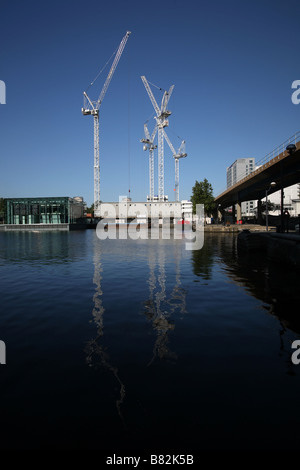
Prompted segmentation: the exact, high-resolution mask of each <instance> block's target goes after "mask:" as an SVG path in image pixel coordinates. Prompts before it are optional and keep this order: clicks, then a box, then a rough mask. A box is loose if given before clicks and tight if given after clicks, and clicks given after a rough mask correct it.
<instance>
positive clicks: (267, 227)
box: [266, 181, 276, 232]
mask: <svg viewBox="0 0 300 470" xmlns="http://www.w3.org/2000/svg"><path fill="white" fill-rule="evenodd" d="M275 186H276V183H275V181H272V183H270V186H269V188H268V189H266V231H267V232H268V230H269V220H268V217H269V211H268V192H269V191H271V189H273V188H275Z"/></svg>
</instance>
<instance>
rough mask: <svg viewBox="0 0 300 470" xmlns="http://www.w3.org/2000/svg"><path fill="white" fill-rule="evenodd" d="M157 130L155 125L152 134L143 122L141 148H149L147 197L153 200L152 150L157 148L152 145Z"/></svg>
mask: <svg viewBox="0 0 300 470" xmlns="http://www.w3.org/2000/svg"><path fill="white" fill-rule="evenodd" d="M156 131H157V126H155V127H154V130H153V132H152V135H151V137H150V133H149V130H148V127H147V124H146V123H145V124H144V133H145V138H144V139H141V142H142V143H143V144H144V145H143V149H144V150H145V151H146V150H149V199H150V201H154V150H155V149H156V148H157V145H154V143H153V142H154V139H155V134H156Z"/></svg>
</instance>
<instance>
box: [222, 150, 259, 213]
mask: <svg viewBox="0 0 300 470" xmlns="http://www.w3.org/2000/svg"><path fill="white" fill-rule="evenodd" d="M254 170H255V158H253V157H252V158H238V159H237V160H235V162H233V163H232V165H230V166H229V167H228V168H227V170H226V178H227V189H228V188H230V186H233V185H234V184H236V183H237V182H238V181H239V180H241V179H242V178H244V177H245V176H248V175H249V174H250V173H251V172H252V171H254ZM254 208H255V201H244V202H242V204H241V211H242V216H251V215H254Z"/></svg>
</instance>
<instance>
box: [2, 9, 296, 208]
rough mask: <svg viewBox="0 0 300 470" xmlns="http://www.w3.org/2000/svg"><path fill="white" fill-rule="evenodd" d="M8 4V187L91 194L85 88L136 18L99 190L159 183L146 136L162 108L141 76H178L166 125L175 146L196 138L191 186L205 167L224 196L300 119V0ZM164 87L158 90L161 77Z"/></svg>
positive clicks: (169, 190)
mask: <svg viewBox="0 0 300 470" xmlns="http://www.w3.org/2000/svg"><path fill="white" fill-rule="evenodd" d="M0 12H1V29H0V80H3V81H5V83H6V87H7V96H6V99H7V104H6V105H0V158H1V166H0V197H22V196H24V197H28V196H51V195H55V196H64V195H67V196H76V195H82V196H84V198H85V200H86V201H87V202H88V204H91V203H92V202H93V119H92V117H91V116H82V114H81V107H82V92H83V91H84V90H85V89H86V88H87V86H88V85H89V83H90V82H91V80H92V79H93V78H94V77H95V76H96V74H97V72H98V71H99V70H100V69H101V68H102V67H103V65H104V64H105V63H106V61H107V60H108V58H109V57H110V56H111V54H112V52H113V51H114V50H115V49H116V48H117V47H118V45H119V43H120V41H121V39H122V37H123V36H124V34H125V32H126V30H130V31H132V34H131V36H130V38H129V40H128V42H127V45H126V47H125V50H124V52H123V55H122V57H121V60H120V62H119V65H118V67H117V70H116V72H115V75H114V77H113V79H112V81H111V84H110V87H109V89H108V92H107V94H106V96H105V98H104V101H103V104H102V106H101V108H100V171H101V199H102V200H104V201H111V200H117V199H118V196H119V195H123V194H125V195H126V194H128V189H129V184H130V189H131V196H132V198H133V199H134V200H144V199H145V198H146V195H147V194H148V190H149V189H148V187H149V185H148V153H147V152H143V150H142V144H141V143H140V139H141V138H142V137H143V124H144V122H145V121H146V120H147V119H148V118H149V117H150V116H151V115H152V112H153V108H152V105H151V103H150V100H149V98H148V95H147V94H146V90H145V88H144V86H143V83H142V81H141V79H140V76H141V75H145V76H146V77H147V79H148V80H149V81H151V82H152V83H155V84H157V85H159V86H160V87H162V88H165V89H166V88H169V86H170V85H171V84H174V85H175V88H174V92H173V95H172V97H171V100H170V103H169V109H170V110H171V111H172V115H171V117H170V127H169V129H167V131H168V134H169V137H170V139H171V140H172V142H173V144H174V147H175V148H177V147H178V146H179V144H180V141H179V139H178V138H177V136H180V137H182V138H184V139H185V140H186V142H187V144H186V150H187V153H188V157H187V158H186V159H185V160H183V161H181V164H180V197H181V199H186V198H189V197H190V195H191V192H192V186H193V185H194V183H195V180H196V179H197V180H203V179H204V178H207V179H208V180H209V181H210V182H211V183H212V185H213V188H214V194H215V195H217V194H218V193H220V192H221V191H222V190H223V189H224V188H225V185H226V167H227V166H229V165H230V164H231V163H232V162H233V161H234V160H235V159H236V158H241V157H256V159H260V158H261V157H263V156H264V155H265V154H266V153H268V152H269V151H271V150H272V149H273V148H274V147H276V146H277V145H278V144H280V143H281V142H283V141H284V140H285V139H286V138H288V137H289V136H290V135H292V134H293V133H295V132H296V131H298V130H300V105H298V106H297V105H294V104H293V103H292V101H291V94H292V89H291V84H292V82H293V81H294V80H299V79H300V62H299V44H300V28H299V24H300V2H299V1H298V0H284V1H276V0H259V1H258V0H251V1H248V0H247V1H245V0H226V1H224V0H216V1H210V2H208V1H202V0H197V1H196V0H195V1H194V0H184V1H181V0H173V1H171V0H165V1H156V0H154V1H153V0H152V1H150V2H141V1H135V0H133V1H131V0H127V1H116V0H110V1H109V2H107V1H102V0H85V1H82V0H72V1H71V0H60V1H56V0H51V1H48V0H45V1H43V2H40V1H35V0H27V1H26V2H24V1H20V0H1V3H0ZM107 72H108V69H107V70H106V71H105V72H104V74H102V76H101V77H100V78H99V79H98V81H97V82H96V83H95V85H94V86H93V89H92V92H91V95H92V98H95V99H96V98H97V97H98V95H99V93H100V91H101V89H102V86H103V83H104V81H105V78H106V74H107ZM155 96H156V98H157V100H159V101H160V100H161V93H160V92H159V90H155ZM149 125H150V126H152V125H154V119H152V118H151V120H150V122H149ZM165 150H166V151H165V193H166V194H168V195H169V199H173V197H174V161H173V158H172V156H171V153H170V151H169V149H168V148H167V147H166V149H165ZM155 158H156V160H155V179H156V185H157V155H156V157H155ZM129 175H130V176H129ZM156 187H157V186H156ZM155 192H156V193H157V189H156V190H155Z"/></svg>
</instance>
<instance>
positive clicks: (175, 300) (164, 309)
mask: <svg viewBox="0 0 300 470" xmlns="http://www.w3.org/2000/svg"><path fill="white" fill-rule="evenodd" d="M177 248H178V247H177V246H176V245H175V246H173V249H174V262H175V274H176V277H175V286H174V287H173V290H172V292H171V293H170V295H169V297H168V295H167V289H166V268H165V264H166V251H165V247H164V246H163V245H162V244H158V246H157V245H154V244H153V245H151V246H150V247H149V251H148V266H149V280H148V286H149V299H148V300H147V301H146V302H145V315H146V317H147V318H148V319H149V320H150V321H151V323H152V326H153V330H154V331H155V332H156V341H155V344H154V347H153V355H152V359H151V360H150V362H149V364H148V365H151V364H152V363H153V362H154V360H155V358H159V359H167V360H171V361H174V360H176V359H177V356H176V353H175V352H173V351H171V350H170V348H169V346H168V343H169V333H170V332H171V331H173V330H174V329H175V323H174V318H173V317H174V314H175V313H178V312H179V313H180V314H184V313H186V301H185V298H186V290H184V289H183V288H182V287H181V280H180V258H181V250H180V249H177ZM157 268H158V269H157ZM156 270H158V273H156Z"/></svg>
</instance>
